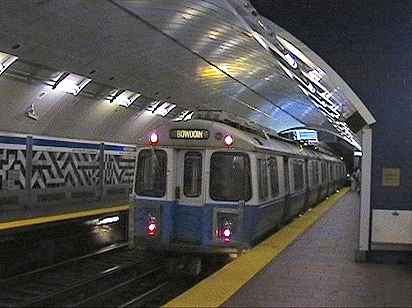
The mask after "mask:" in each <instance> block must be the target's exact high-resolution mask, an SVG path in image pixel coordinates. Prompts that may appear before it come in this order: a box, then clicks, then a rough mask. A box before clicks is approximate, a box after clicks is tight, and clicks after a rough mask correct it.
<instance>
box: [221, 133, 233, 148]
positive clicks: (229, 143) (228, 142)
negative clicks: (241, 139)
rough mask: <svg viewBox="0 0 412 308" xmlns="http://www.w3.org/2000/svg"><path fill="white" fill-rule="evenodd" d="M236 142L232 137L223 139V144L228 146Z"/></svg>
mask: <svg viewBox="0 0 412 308" xmlns="http://www.w3.org/2000/svg"><path fill="white" fill-rule="evenodd" d="M234 141H235V139H233V137H232V136H230V135H226V136H225V138H223V142H224V143H225V145H227V146H229V145H232V144H233V142H234Z"/></svg>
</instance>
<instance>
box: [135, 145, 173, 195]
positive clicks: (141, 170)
mask: <svg viewBox="0 0 412 308" xmlns="http://www.w3.org/2000/svg"><path fill="white" fill-rule="evenodd" d="M166 165H167V155H166V152H164V151H161V150H142V151H140V153H139V157H138V159H137V172H136V181H135V192H136V194H138V195H140V196H148V197H163V196H164V195H165V193H166Z"/></svg>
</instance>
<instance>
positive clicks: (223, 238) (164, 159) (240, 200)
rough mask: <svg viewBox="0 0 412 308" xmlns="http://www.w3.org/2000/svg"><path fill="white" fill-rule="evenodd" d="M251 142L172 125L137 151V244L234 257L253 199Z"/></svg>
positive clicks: (218, 129)
mask: <svg viewBox="0 0 412 308" xmlns="http://www.w3.org/2000/svg"><path fill="white" fill-rule="evenodd" d="M249 139H250V137H249V136H248V135H247V134H246V133H242V132H237V130H236V129H235V128H233V127H230V126H227V125H224V124H222V123H217V122H212V121H208V120H192V121H189V122H178V123H173V122H172V123H170V124H169V125H168V126H167V127H165V128H161V129H158V130H157V131H154V132H151V133H150V135H149V137H148V143H147V145H148V146H147V145H146V146H142V145H139V150H138V153H137V164H136V173H135V174H136V176H135V182H134V189H133V194H132V201H133V204H134V209H133V212H134V215H132V221H131V228H132V230H133V231H132V232H133V234H132V238H133V241H134V244H136V245H137V246H143V247H150V248H161V249H167V250H168V251H180V252H191V253H207V252H213V253H215V252H222V253H236V252H237V251H238V249H241V248H242V247H244V246H248V243H247V242H243V241H242V236H241V235H242V227H243V226H242V225H243V224H244V214H245V213H244V208H245V205H246V204H247V202H249V201H250V200H251V198H252V179H251V160H250V157H249V154H248V153H247V152H246V151H251V150H252V147H251V142H250V140H249Z"/></svg>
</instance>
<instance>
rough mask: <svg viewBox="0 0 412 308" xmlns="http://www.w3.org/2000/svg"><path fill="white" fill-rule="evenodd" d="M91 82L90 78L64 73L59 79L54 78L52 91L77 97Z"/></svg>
mask: <svg viewBox="0 0 412 308" xmlns="http://www.w3.org/2000/svg"><path fill="white" fill-rule="evenodd" d="M90 81H92V80H91V79H89V78H86V77H83V76H80V75H76V74H73V73H67V72H63V73H61V74H60V75H59V76H58V77H57V78H54V79H53V80H52V82H54V84H53V86H52V89H58V90H60V91H63V92H66V93H70V94H73V95H77V94H78V93H79V92H80V91H81V90H82V89H83V88H84V87H85V86H86V85H87V84H88V83H89V82H90Z"/></svg>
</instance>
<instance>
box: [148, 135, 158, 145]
mask: <svg viewBox="0 0 412 308" xmlns="http://www.w3.org/2000/svg"><path fill="white" fill-rule="evenodd" d="M158 142H159V135H158V134H157V133H156V132H151V133H150V136H149V143H150V145H152V146H155V145H156V144H157V143H158Z"/></svg>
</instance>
